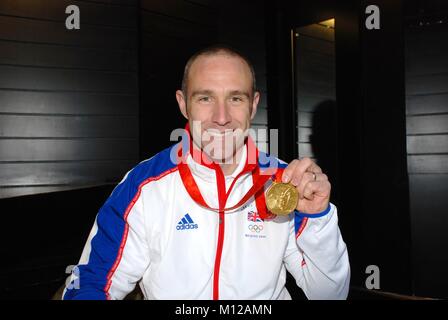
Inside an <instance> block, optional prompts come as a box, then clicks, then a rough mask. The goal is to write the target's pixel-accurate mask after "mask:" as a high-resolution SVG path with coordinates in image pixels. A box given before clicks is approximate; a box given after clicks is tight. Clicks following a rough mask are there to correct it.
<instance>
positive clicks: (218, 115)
mask: <svg viewBox="0 0 448 320" xmlns="http://www.w3.org/2000/svg"><path fill="white" fill-rule="evenodd" d="M212 121H213V122H214V123H216V124H218V125H220V126H225V125H226V124H228V123H230V122H231V121H232V117H231V115H230V113H229V110H228V106H227V104H226V103H225V101H218V102H217V104H216V105H215V108H214V112H213V119H212Z"/></svg>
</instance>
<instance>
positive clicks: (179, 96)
mask: <svg viewBox="0 0 448 320" xmlns="http://www.w3.org/2000/svg"><path fill="white" fill-rule="evenodd" d="M176 100H177V104H178V105H179V110H180V112H181V113H182V115H183V116H184V117H185V119H187V120H188V114H187V100H186V97H185V96H184V93H183V92H182V90H177V91H176Z"/></svg>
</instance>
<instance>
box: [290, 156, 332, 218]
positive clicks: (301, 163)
mask: <svg viewBox="0 0 448 320" xmlns="http://www.w3.org/2000/svg"><path fill="white" fill-rule="evenodd" d="M282 182H284V183H287V182H290V183H291V184H293V185H294V186H295V187H296V188H297V191H299V203H298V205H297V208H296V209H297V210H298V211H300V212H303V213H319V212H322V211H324V210H325V209H327V208H328V203H329V202H330V191H331V184H330V182H329V181H328V177H327V175H326V174H324V173H322V169H321V168H320V167H319V166H318V165H317V164H316V163H314V161H313V160H311V159H310V158H303V159H301V160H293V161H292V162H291V163H290V164H289V165H288V166H287V167H286V168H285V170H284V171H283V175H282Z"/></svg>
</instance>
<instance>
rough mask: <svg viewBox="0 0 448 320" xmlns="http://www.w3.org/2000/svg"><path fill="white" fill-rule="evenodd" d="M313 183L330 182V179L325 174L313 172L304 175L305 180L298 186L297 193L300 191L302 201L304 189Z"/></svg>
mask: <svg viewBox="0 0 448 320" xmlns="http://www.w3.org/2000/svg"><path fill="white" fill-rule="evenodd" d="M313 181H328V177H327V175H326V174H324V173H313V172H308V171H307V172H305V173H304V174H303V178H302V180H301V181H300V183H299V185H298V186H297V191H299V196H300V199H303V197H304V192H303V191H304V189H305V186H306V185H307V183H308V182H313Z"/></svg>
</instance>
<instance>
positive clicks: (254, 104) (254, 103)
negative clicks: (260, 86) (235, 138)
mask: <svg viewBox="0 0 448 320" xmlns="http://www.w3.org/2000/svg"><path fill="white" fill-rule="evenodd" d="M259 101H260V92H258V91H256V92H255V94H254V100H253V101H252V112H251V114H250V120H253V119H254V117H255V114H256V113H257V107H258V102H259Z"/></svg>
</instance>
